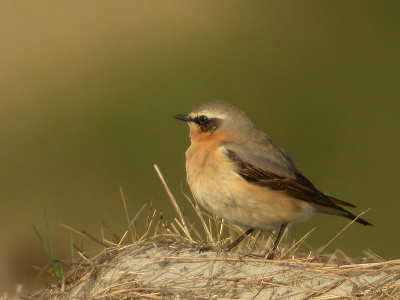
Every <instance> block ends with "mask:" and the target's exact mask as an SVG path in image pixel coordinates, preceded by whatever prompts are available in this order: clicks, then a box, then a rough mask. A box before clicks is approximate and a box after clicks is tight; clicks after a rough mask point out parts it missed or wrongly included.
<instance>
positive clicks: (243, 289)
mask: <svg viewBox="0 0 400 300" xmlns="http://www.w3.org/2000/svg"><path fill="white" fill-rule="evenodd" d="M155 168H156V171H157V173H158V175H159V177H160V179H161V181H162V183H163V185H164V187H165V189H166V191H167V193H168V195H169V197H170V199H171V201H172V204H173V205H174V207H175V209H176V211H177V214H178V218H175V219H174V220H173V221H172V222H167V221H165V220H163V218H162V215H161V214H158V213H157V212H156V210H154V209H153V203H150V205H149V207H148V208H147V214H146V215H145V230H144V233H142V234H140V233H139V232H138V230H137V229H136V225H135V224H136V220H137V219H138V218H139V216H141V217H143V214H144V211H145V206H143V207H142V209H141V210H140V211H139V212H138V213H137V214H136V216H135V217H134V218H130V216H129V214H128V209H127V205H126V201H125V197H124V195H123V192H122V190H121V196H122V199H123V203H124V207H125V211H126V218H127V222H128V229H127V230H126V232H125V234H123V237H122V238H120V239H119V238H118V237H117V236H116V235H115V234H111V240H110V239H107V238H105V234H104V233H103V237H102V240H97V239H96V238H94V237H93V236H91V235H89V234H88V233H85V232H81V231H76V230H74V229H71V228H69V229H71V230H73V231H74V232H77V233H79V234H81V235H84V236H86V237H88V238H90V239H92V240H96V241H97V242H98V243H99V244H100V245H102V246H103V247H104V250H103V251H102V252H101V253H99V254H98V255H97V256H95V257H93V258H88V257H87V256H86V255H85V254H84V253H81V252H80V251H79V249H78V250H77V251H78V254H79V256H80V257H81V259H80V260H78V261H62V262H61V261H60V263H62V264H63V265H65V266H69V267H70V270H69V272H67V273H66V275H65V277H64V278H63V280H61V281H60V282H58V283H57V284H54V285H52V286H50V287H49V288H47V289H45V290H42V291H40V292H38V293H36V294H34V295H29V296H26V297H24V298H29V299H139V298H140V299H282V298H283V299H360V298H363V299H400V260H393V261H383V260H382V259H380V258H378V257H376V256H374V255H372V254H370V253H366V257H364V258H358V259H351V258H350V257H348V256H346V255H345V254H344V253H342V252H341V251H340V250H337V251H336V252H335V253H333V254H326V253H324V252H323V250H324V249H325V247H326V246H324V247H322V248H321V249H318V250H316V251H312V250H310V249H308V250H304V249H305V248H306V246H305V245H304V244H305V243H304V241H305V239H306V238H307V236H308V235H309V234H310V233H311V232H312V230H311V231H310V232H309V233H307V234H306V235H305V236H304V237H303V238H302V239H300V240H299V241H297V242H293V243H292V244H282V245H281V247H280V248H279V253H278V254H277V256H276V259H275V260H274V261H270V260H265V259H264V258H265V256H266V255H267V254H268V250H269V249H270V248H271V244H272V241H271V238H270V237H268V238H267V237H265V235H260V234H258V235H254V236H249V237H247V238H246V239H245V240H244V241H243V242H242V244H240V245H239V246H240V247H238V248H237V249H236V251H233V252H229V253H227V252H225V251H221V250H220V249H221V247H222V246H223V245H225V243H226V242H227V239H228V237H232V239H234V238H235V237H237V236H238V235H239V234H241V233H242V229H240V228H236V227H234V226H230V225H228V224H225V223H224V222H222V221H221V220H218V219H217V218H215V217H213V216H210V215H208V214H206V213H204V212H202V211H201V210H200V208H199V206H198V204H197V203H196V202H195V201H192V200H191V199H190V198H189V197H188V196H186V195H185V196H186V198H187V199H188V201H189V202H190V203H191V205H192V206H193V208H194V210H195V212H196V213H197V216H198V218H199V220H200V223H201V228H196V227H195V226H194V223H193V222H191V221H190V220H189V219H188V217H187V216H186V215H185V214H184V213H182V211H181V209H180V208H179V205H178V203H177V201H176V200H175V198H174V196H173V195H172V193H171V191H170V190H169V188H168V186H167V184H166V182H165V180H164V178H163V176H162V174H161V172H160V171H159V169H158V167H157V166H155ZM350 224H351V223H350ZM350 224H349V225H350ZM349 225H348V226H349ZM346 228H347V226H346V227H345V228H344V229H343V230H345V229H346ZM343 230H342V231H343ZM201 231H203V232H201ZM340 233H341V232H340ZM340 233H339V234H340ZM339 234H338V235H339ZM127 236H130V238H131V239H132V243H131V244H129V245H123V242H124V241H125V239H126V237H127ZM336 237H337V236H335V237H334V238H333V239H335V238H336ZM205 244H207V245H208V246H211V247H212V248H213V249H214V250H212V251H209V252H202V253H199V249H200V247H201V246H204V245H205ZM306 249H307V248H306ZM0 299H1V297H0ZM3 299H6V298H3ZM9 299H11V298H9Z"/></svg>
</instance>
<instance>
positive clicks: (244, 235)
mask: <svg viewBox="0 0 400 300" xmlns="http://www.w3.org/2000/svg"><path fill="white" fill-rule="evenodd" d="M253 231H254V229H253V228H249V229H247V231H246V232H245V233H243V234H242V235H241V236H239V237H238V238H237V239H236V240H235V241H234V242H233V243H232V244H230V245H229V246H228V247H227V248H226V251H231V250H232V249H233V248H234V247H235V246H236V245H237V244H239V243H240V242H241V241H242V240H243V239H244V238H245V237H246V236H248V235H249V234H250V233H252V232H253Z"/></svg>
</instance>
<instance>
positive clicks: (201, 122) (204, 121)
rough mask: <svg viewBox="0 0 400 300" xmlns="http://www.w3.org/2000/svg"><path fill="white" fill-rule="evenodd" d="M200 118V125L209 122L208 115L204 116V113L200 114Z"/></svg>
mask: <svg viewBox="0 0 400 300" xmlns="http://www.w3.org/2000/svg"><path fill="white" fill-rule="evenodd" d="M198 120H199V123H200V125H203V124H205V123H207V121H208V117H207V116H204V115H203V116H198Z"/></svg>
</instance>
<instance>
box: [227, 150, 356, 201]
mask: <svg viewBox="0 0 400 300" xmlns="http://www.w3.org/2000/svg"><path fill="white" fill-rule="evenodd" d="M227 151H228V158H229V159H230V160H231V161H232V162H234V163H235V164H236V166H237V168H238V169H237V172H238V173H239V175H240V176H242V177H243V179H245V180H247V181H248V182H251V183H253V184H256V185H259V186H264V187H269V188H271V189H274V190H284V191H286V192H287V193H288V194H290V195H292V196H293V197H296V198H299V199H301V200H304V201H308V202H312V203H315V204H319V205H323V206H329V207H334V208H338V206H337V205H336V204H342V205H347V206H352V207H354V205H352V204H350V203H347V202H344V201H341V200H338V199H335V198H333V197H329V196H327V195H325V194H324V193H322V192H321V191H319V190H318V189H317V188H316V187H315V186H314V185H313V184H312V183H311V182H310V181H309V180H308V179H307V178H306V177H304V175H303V174H301V173H300V172H299V171H295V172H294V178H290V177H286V176H282V175H278V174H275V173H272V172H270V171H268V170H263V169H260V168H256V167H254V166H253V165H252V164H250V163H247V162H245V161H243V160H241V159H240V158H239V157H238V155H237V154H236V153H235V152H234V151H232V150H229V149H227Z"/></svg>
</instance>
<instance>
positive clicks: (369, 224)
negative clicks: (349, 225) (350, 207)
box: [341, 208, 374, 226]
mask: <svg viewBox="0 0 400 300" xmlns="http://www.w3.org/2000/svg"><path fill="white" fill-rule="evenodd" d="M341 212H342V213H343V216H344V217H346V218H349V219H351V220H355V221H356V222H357V223H360V224H363V225H364V226H374V225H372V224H371V223H370V222H368V221H366V220H364V219H361V218H358V217H357V216H356V215H353V214H352V213H351V212H349V211H347V210H345V209H343V208H342V209H341Z"/></svg>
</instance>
